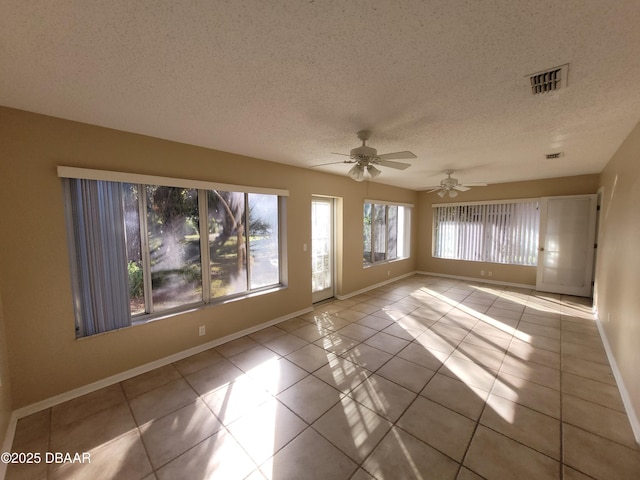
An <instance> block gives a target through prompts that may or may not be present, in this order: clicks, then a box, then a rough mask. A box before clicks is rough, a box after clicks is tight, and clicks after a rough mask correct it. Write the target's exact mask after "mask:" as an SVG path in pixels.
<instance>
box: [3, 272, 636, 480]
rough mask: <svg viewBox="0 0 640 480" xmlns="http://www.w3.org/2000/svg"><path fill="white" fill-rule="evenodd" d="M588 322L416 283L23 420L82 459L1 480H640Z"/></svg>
mask: <svg viewBox="0 0 640 480" xmlns="http://www.w3.org/2000/svg"><path fill="white" fill-rule="evenodd" d="M589 312H590V307H589V305H588V304H587V303H586V300H585V299H579V298H572V297H560V296H558V295H551V294H538V293H536V292H531V291H528V290H522V289H512V288H504V287H496V286H491V285H487V284H472V283H468V282H461V281H456V280H449V279H442V278H435V277H428V276H414V277H411V278H408V279H404V280H401V281H398V282H395V283H393V284H390V285H387V286H384V287H381V288H378V289H377V290H375V291H370V292H368V293H366V294H361V295H358V296H356V297H353V298H351V299H349V300H345V301H334V302H331V303H325V304H323V305H320V306H317V307H316V308H315V310H314V311H313V312H312V313H310V314H307V315H304V316H302V317H300V318H294V319H292V320H288V321H286V322H283V323H281V324H279V325H277V326H273V327H269V328H266V329H264V330H261V331H259V332H256V333H254V334H252V335H248V336H246V337H242V338H239V339H237V340H234V341H232V342H229V343H227V344H224V345H221V346H219V347H217V348H214V349H211V350H209V351H206V352H203V353H200V354H198V355H195V356H193V357H190V358H187V359H185V360H182V361H179V362H176V363H174V364H172V365H168V366H165V367H162V368H158V369H157V370H154V371H152V372H149V373H146V374H144V375H140V376H138V377H135V378H132V379H130V380H127V381H124V382H122V383H120V384H117V385H112V386H110V387H107V388H104V389H102V390H100V391H96V392H94V393H91V394H88V395H85V396H83V397H80V398H77V399H74V400H71V401H69V402H67V403H64V404H61V405H58V406H55V407H53V408H51V409H48V410H46V411H42V412H39V413H36V414H34V415H31V416H29V417H27V418H23V419H21V420H20V421H19V422H18V426H17V430H16V435H15V441H14V445H13V451H15V452H70V453H75V452H90V454H91V463H90V464H66V465H62V466H60V465H53V464H49V465H47V464H45V463H44V462H43V463H41V464H38V465H29V466H19V467H18V466H14V465H11V466H10V468H9V469H8V474H7V478H9V479H16V478H29V479H92V480H93V479H103V478H104V479H111V478H114V479H115V478H117V479H129V478H130V479H145V480H150V479H159V480H164V479H171V480H174V479H195V480H197V479H205V478H214V479H223V480H232V479H245V478H247V479H251V480H255V479H264V478H268V479H278V480H281V479H295V480H300V479H305V480H308V479H322V480H325V479H332V480H338V479H353V480H365V479H373V478H375V479H378V480H389V479H392V480H398V479H414V478H415V479H431V478H437V479H458V480H472V479H481V478H485V479H509V480H511V479H514V478H521V479H536V480H543V479H568V480H584V479H601V480H613V479H625V480H628V479H635V478H640V449H639V447H638V445H637V444H636V442H635V440H634V437H633V434H632V431H631V428H630V425H629V421H628V419H627V416H626V415H625V411H624V408H623V405H622V401H621V399H620V395H619V393H618V390H617V388H616V383H615V380H614V377H613V375H612V372H611V369H610V367H609V364H608V362H607V357H606V355H605V352H604V349H603V347H602V344H601V341H600V338H599V336H598V331H597V328H596V326H595V324H594V321H593V318H592V316H591V315H590V313H589ZM43 455H44V453H43Z"/></svg>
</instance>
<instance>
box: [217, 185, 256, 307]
mask: <svg viewBox="0 0 640 480" xmlns="http://www.w3.org/2000/svg"><path fill="white" fill-rule="evenodd" d="M207 203H208V207H209V208H208V211H209V213H208V215H209V221H208V230H209V254H210V259H211V263H210V269H211V272H210V274H211V298H217V297H223V296H226V295H233V294H235V293H240V292H244V291H246V290H247V246H246V240H245V234H244V233H245V232H244V228H245V225H244V193H240V192H223V191H209V192H207Z"/></svg>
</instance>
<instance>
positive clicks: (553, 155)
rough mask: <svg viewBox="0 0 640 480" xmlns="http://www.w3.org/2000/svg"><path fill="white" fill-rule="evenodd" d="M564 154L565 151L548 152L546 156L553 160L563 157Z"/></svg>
mask: <svg viewBox="0 0 640 480" xmlns="http://www.w3.org/2000/svg"><path fill="white" fill-rule="evenodd" d="M563 156H564V153H563V152H556V153H547V154H546V155H545V157H547V160H552V159H554V158H560V157H563Z"/></svg>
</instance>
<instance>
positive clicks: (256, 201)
mask: <svg viewBox="0 0 640 480" xmlns="http://www.w3.org/2000/svg"><path fill="white" fill-rule="evenodd" d="M248 197H249V255H250V261H251V288H259V287H264V286H267V285H276V284H278V283H279V282H280V267H279V265H278V255H279V245H278V225H279V224H278V197H277V195H265V194H257V193H249V194H248Z"/></svg>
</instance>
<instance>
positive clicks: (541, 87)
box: [529, 63, 569, 95]
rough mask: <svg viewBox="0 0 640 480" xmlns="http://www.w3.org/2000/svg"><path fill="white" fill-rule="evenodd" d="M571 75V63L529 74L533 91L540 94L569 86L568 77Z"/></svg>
mask: <svg viewBox="0 0 640 480" xmlns="http://www.w3.org/2000/svg"><path fill="white" fill-rule="evenodd" d="M568 76H569V64H568V63H567V64H565V65H561V66H559V67H554V68H550V69H548V70H545V71H543V72H538V73H534V74H531V75H529V80H530V81H531V93H532V94H534V95H538V94H540V93H547V92H555V91H556V90H560V89H561V88H564V87H566V86H567V78H568Z"/></svg>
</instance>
